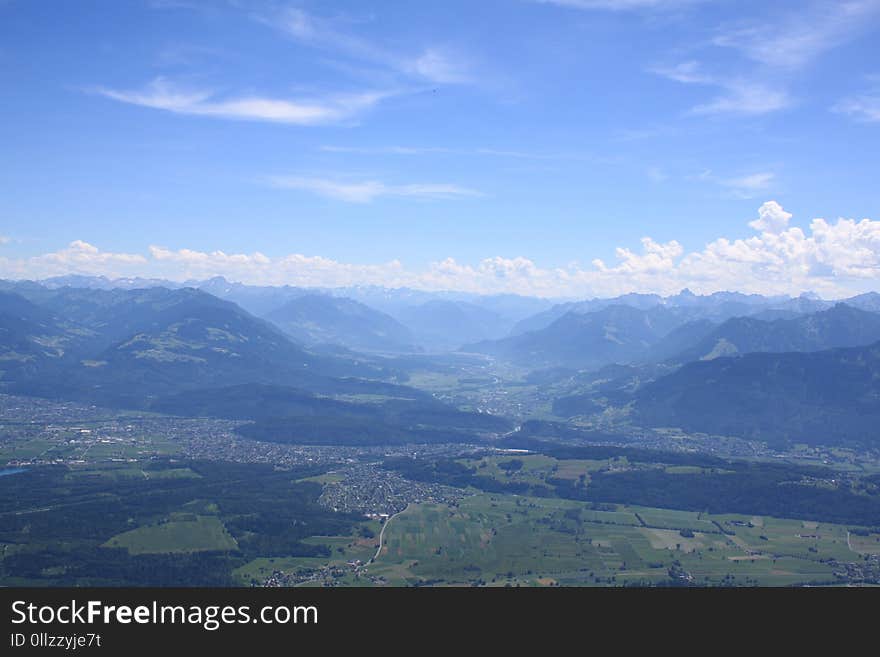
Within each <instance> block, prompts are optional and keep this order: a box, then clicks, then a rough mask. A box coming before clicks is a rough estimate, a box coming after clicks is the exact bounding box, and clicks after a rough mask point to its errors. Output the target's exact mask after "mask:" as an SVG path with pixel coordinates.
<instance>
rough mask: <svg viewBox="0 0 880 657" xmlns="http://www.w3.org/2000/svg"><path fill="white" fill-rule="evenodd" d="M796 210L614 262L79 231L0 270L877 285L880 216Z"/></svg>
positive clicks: (766, 287)
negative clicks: (416, 262)
mask: <svg viewBox="0 0 880 657" xmlns="http://www.w3.org/2000/svg"><path fill="white" fill-rule="evenodd" d="M791 218H792V215H791V213H789V212H786V211H785V209H784V208H783V207H782V206H781V205H780V204H779V203H777V202H776V201H767V202H765V203H763V204H762V205H761V206H760V208H758V217H757V218H756V219H754V220H752V221H750V222H748V226H749V227H750V228H752V229H753V230H754V231H755V233H754V234H753V235H752V236H751V237H747V238H740V239H733V240H730V239H727V238H724V237H720V238H718V239H716V240H714V241H712V242H710V243H708V244H706V245H705V247H704V248H703V249H702V250H700V251H692V252H689V253H685V250H684V248H683V247H682V245H681V244H680V243H679V242H677V241H676V240H672V241H669V242H665V243H659V242H656V241H655V240H653V239H652V238H650V237H644V238H642V240H641V242H642V247H641V251H640V252H636V251H633V250H630V249H628V248H618V249H617V250H616V258H617V262H615V263H612V264H607V263H605V262H604V261H603V260H600V259H594V260H592V262H591V266H590V267H583V266H581V265H578V264H572V265H570V266H568V267H557V268H541V267H539V266H538V265H536V264H535V263H534V262H533V261H532V260H530V259H528V258H526V257H515V258H505V257H501V256H495V257H490V258H486V259H484V260H482V261H481V262H479V263H478V264H476V265H468V264H463V263H459V262H458V261H456V260H455V259H454V258H451V257H450V258H446V259H445V260H441V261H437V262H433V263H431V264H430V265H429V266H428V267H427V268H426V269H423V270H421V271H418V270H410V269H407V268H406V267H405V266H404V265H403V264H402V263H401V262H400V261H399V260H393V261H390V262H385V263H378V264H353V263H344V262H337V261H335V260H332V259H329V258H325V257H321V256H309V255H302V254H297V253H294V254H290V255H286V256H283V257H276V258H270V257H268V256H266V255H264V254H262V253H259V252H254V253H251V254H243V253H238V254H228V253H224V252H222V251H212V252H205V251H197V250H193V249H188V248H182V249H177V250H173V249H169V248H165V247H161V246H155V245H154V246H150V247H149V249H148V250H147V252H146V253H143V254H140V253H112V252H105V251H101V250H100V249H99V248H98V247H96V246H94V245H92V244H90V243H88V242H85V241H82V240H77V241H74V242H72V243H71V244H70V245H68V246H67V247H66V248H64V249H61V250H59V251H55V252H52V253H45V254H41V255H36V256H32V257H29V258H9V257H3V256H0V276H3V277H6V278H16V279H22V278H28V279H41V278H48V277H52V276H63V275H68V274H81V275H101V276H106V277H109V278H121V277H151V278H165V279H169V280H174V281H185V280H199V279H205V278H210V277H213V276H224V277H226V278H228V279H230V280H234V281H239V282H242V283H247V284H255V285H296V286H304V287H344V286H350V285H377V286H384V287H389V288H399V287H410V288H416V289H424V290H456V291H463V292H473V293H479V294H495V293H513V294H522V295H531V296H545V297H590V296H598V297H602V296H614V295H618V294H623V293H627V292H643V293H658V294H673V293H676V292H678V291H680V290H681V289H682V288H685V287H687V288H689V289H691V290H692V291H694V292H696V293H701V294H708V293H711V292H716V291H720V290H735V291H740V292H747V293H759V294H791V295H797V294H800V293H803V292H807V291H812V292H816V293H818V294H820V295H821V296H824V297H826V298H834V297H841V296H845V295H847V294H850V293H854V292H862V291H866V290H869V289H872V286H873V285H875V283H876V281H877V280H878V279H880V221H875V220H871V219H862V220H860V221H857V220H855V219H844V218H839V219H837V221H835V222H833V223H832V222H829V221H827V220H825V219H822V218H816V219H813V220H812V221H811V222H810V225H809V229H808V231H806V232H805V231H804V230H802V229H801V228H799V227H797V226H790V225H789V221H790V219H791Z"/></svg>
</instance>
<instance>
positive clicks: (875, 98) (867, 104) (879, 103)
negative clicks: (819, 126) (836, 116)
mask: <svg viewBox="0 0 880 657" xmlns="http://www.w3.org/2000/svg"><path fill="white" fill-rule="evenodd" d="M832 109H833V111H835V112H838V113H840V114H847V115H849V116H851V117H853V118H854V119H856V120H857V121H864V122H867V123H878V122H880V94H876V95H870V94H866V95H862V96H853V97H851V98H844V99H843V100H841V101H840V102H839V103H837V104H836V105H834V107H833V108H832Z"/></svg>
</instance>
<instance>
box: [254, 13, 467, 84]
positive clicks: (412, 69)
mask: <svg viewBox="0 0 880 657" xmlns="http://www.w3.org/2000/svg"><path fill="white" fill-rule="evenodd" d="M252 16H253V18H254V19H255V20H257V21H259V22H261V23H263V24H265V25H269V26H270V27H273V28H275V29H277V30H280V31H281V32H282V33H283V34H285V35H286V36H288V37H289V38H291V39H293V40H294V41H296V42H297V43H300V44H302V45H305V46H309V47H312V48H316V49H320V50H325V51H328V52H332V53H335V54H339V55H343V56H346V57H348V58H351V59H354V60H356V61H358V62H359V63H364V62H368V63H371V64H373V65H378V66H381V67H384V68H387V69H389V70H390V71H393V72H395V73H397V74H402V75H405V76H408V77H411V78H414V79H416V80H423V81H426V82H430V83H433V84H466V83H470V82H473V81H474V76H473V73H472V71H471V68H472V65H471V62H470V61H469V60H468V58H467V57H466V56H464V55H463V54H462V53H460V52H458V51H456V50H455V49H452V48H449V47H446V46H439V45H433V46H429V47H427V48H424V49H422V50H421V51H419V52H418V53H415V54H400V53H397V52H393V51H391V50H389V49H387V48H384V47H382V46H379V45H377V44H375V43H374V42H372V41H370V40H368V39H365V38H363V37H361V36H358V35H356V34H354V33H352V32H351V31H350V30H347V29H345V27H344V26H343V25H341V24H340V23H341V21H340V20H330V19H327V18H322V17H319V16H316V15H314V14H312V13H309V12H307V11H305V10H304V9H301V8H299V7H286V8H284V9H281V10H276V11H272V12H268V13H255V14H253V15H252Z"/></svg>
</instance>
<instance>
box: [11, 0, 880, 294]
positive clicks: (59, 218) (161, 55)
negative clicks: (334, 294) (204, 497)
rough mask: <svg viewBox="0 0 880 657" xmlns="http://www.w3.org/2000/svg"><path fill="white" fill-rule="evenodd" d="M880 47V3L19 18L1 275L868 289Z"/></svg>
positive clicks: (509, 4)
mask: <svg viewBox="0 0 880 657" xmlns="http://www.w3.org/2000/svg"><path fill="white" fill-rule="evenodd" d="M878 34H880V0H853V1H851V2H773V3H766V2H743V1H735V2H734V1H732V0H731V1H727V0H717V1H711V0H705V1H703V2H700V1H699V0H692V1H687V0H677V1H676V0H555V1H554V0H547V1H544V2H540V1H536V0H481V1H480V2H478V3H475V2H457V1H455V0H445V1H444V2H419V3H413V2H396V1H393V0H383V1H382V2H365V1H359V2H257V1H254V2H247V1H245V0H238V1H232V0H228V1H224V0H217V1H215V2H200V1H198V0H127V1H125V2H119V1H112V0H111V1H106V2H101V1H91V0H85V1H83V2H76V3H73V2H67V3H58V2H49V1H39V0H32V1H25V0H0V76H2V81H3V85H2V89H3V91H2V96H0V143H2V144H3V147H2V148H0V276H7V277H12V278H21V277H28V278H39V277H44V276H49V275H57V274H63V273H98V274H104V275H109V276H129V275H157V276H167V277H170V278H177V279H185V278H188V277H203V276H208V275H214V274H224V275H227V276H228V277H230V278H233V279H237V280H244V281H246V282H254V283H258V282H262V283H294V284H314V285H347V284H352V283H375V284H385V285H390V286H396V285H410V286H415V287H425V288H455V289H468V290H473V291H482V292H497V291H512V292H521V293H525V294H542V295H548V296H593V295H600V296H601V295H604V294H613V293H618V292H623V291H630V290H640V291H659V292H673V291H677V290H678V289H680V288H681V287H684V286H689V287H691V288H692V289H695V290H697V291H703V292H710V291H713V290H715V289H724V288H734V287H738V288H740V289H743V290H747V291H762V292H788V293H794V294H796V293H799V292H802V291H804V290H806V289H812V290H816V291H818V292H820V293H821V294H824V295H826V296H834V295H836V294H843V293H845V292H848V291H862V290H865V289H871V288H872V287H875V284H874V281H876V280H877V278H878V276H880V222H878V221H875V220H874V219H875V218H876V219H880V195H878V193H877V187H878V185H877V180H878V171H880V45H878V43H880V39H878ZM759 209H760V210H759ZM816 218H823V219H822V220H821V222H822V223H821V224H816V223H815V221H814V220H816ZM841 218H843V219H841ZM597 260H598V261H601V262H597Z"/></svg>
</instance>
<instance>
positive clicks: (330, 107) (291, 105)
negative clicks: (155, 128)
mask: <svg viewBox="0 0 880 657" xmlns="http://www.w3.org/2000/svg"><path fill="white" fill-rule="evenodd" d="M90 91H92V92H93V93H96V94H99V95H101V96H104V97H105V98H110V99H111V100H115V101H118V102H121V103H127V104H130V105H138V106H141V107H148V108H151V109H158V110H164V111H167V112H173V113H175V114H187V115H191V116H205V117H212V118H222V119H235V120H242V121H266V122H272V123H287V124H291V125H301V126H311V125H322V124H332V123H340V122H344V121H348V120H351V119H353V118H354V117H355V116H357V115H358V114H360V113H362V112H365V111H367V110H369V109H371V108H373V107H374V106H376V105H377V104H378V103H379V102H380V101H382V100H383V99H385V98H387V97H389V96H391V95H393V93H392V92H379V91H369V92H361V93H354V94H338V95H330V96H327V97H325V98H309V99H285V98H270V97H265V96H253V95H249V96H234V95H232V96H230V95H221V94H219V93H217V92H215V91H213V90H204V89H187V88H184V87H181V86H179V85H175V84H173V83H171V82H169V81H167V80H165V79H164V78H156V79H155V80H153V81H152V82H150V83H149V84H148V85H146V86H145V87H143V88H141V89H135V90H120V89H110V88H107V87H95V88H92V89H91V90H90Z"/></svg>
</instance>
